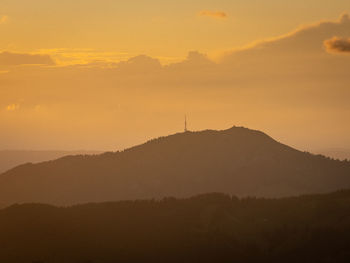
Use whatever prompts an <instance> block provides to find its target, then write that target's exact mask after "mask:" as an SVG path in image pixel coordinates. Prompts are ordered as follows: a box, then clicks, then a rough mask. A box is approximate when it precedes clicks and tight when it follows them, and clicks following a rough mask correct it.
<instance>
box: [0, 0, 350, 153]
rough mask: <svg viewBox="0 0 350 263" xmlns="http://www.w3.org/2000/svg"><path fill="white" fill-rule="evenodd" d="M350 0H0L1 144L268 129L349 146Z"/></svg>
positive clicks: (120, 140) (111, 142) (98, 145)
mask: <svg viewBox="0 0 350 263" xmlns="http://www.w3.org/2000/svg"><path fill="white" fill-rule="evenodd" d="M349 11H350V2H349V1H345V0H344V1H340V0H339V1H314V0H312V1H311V0H308V1H299V0H298V1H292V2H288V3H286V2H281V1H275V0H268V1H263V2H262V1H261V2H258V3H257V2H256V1H241V0H239V1H224V0H220V1H210V0H206V1H184V0H180V1H174V2H170V1H158V0H152V1H127V2H125V1H110V0H99V1H97V0H87V1H66V0H61V1H44V0H33V1H24V0H4V1H1V3H0V32H1V38H0V50H1V53H0V126H1V127H0V149H33V150H40V149H64V150H73V149H96V150H112V149H121V148H125V147H128V146H131V145H135V144H138V143H140V142H143V141H145V140H147V139H150V138H154V137H158V136H161V135H165V134H170V133H175V132H178V131H181V130H183V121H184V115H185V114H187V115H188V124H189V129H190V130H202V129H207V128H211V129H225V128H228V127H231V126H232V125H239V126H241V125H242V126H246V127H250V128H253V129H258V130H263V131H265V132H267V133H268V134H269V135H271V136H272V137H274V138H276V139H278V140H279V141H282V142H283V143H286V144H288V145H291V146H294V147H297V148H298V149H301V150H308V151H313V152H317V151H318V150H319V149H326V148H332V149H334V148H342V149H344V148H345V149H350V138H349V133H350V122H349V116H350V104H349V97H350V88H349V83H350V74H349V66H350V40H349V38H350V18H349V15H348V12H349Z"/></svg>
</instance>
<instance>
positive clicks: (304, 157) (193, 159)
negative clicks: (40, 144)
mask: <svg viewBox="0 0 350 263" xmlns="http://www.w3.org/2000/svg"><path fill="white" fill-rule="evenodd" d="M343 188H350V163H349V162H346V161H337V160H331V159H329V158H326V157H324V156H316V155H312V154H309V153H305V152H300V151H298V150H295V149H293V148H291V147H288V146H286V145H283V144H281V143H279V142H277V141H275V140H273V139H272V138H271V137H269V136H268V135H266V134H264V133H263V132H260V131H255V130H250V129H247V128H242V127H233V128H231V129H228V130H223V131H213V130H206V131H200V132H186V133H179V134H174V135H170V136H167V137H162V138H158V139H154V140H151V141H149V142H147V143H145V144H143V145H139V146H136V147H133V148H130V149H127V150H124V151H122V152H115V153H104V154H101V155H96V156H68V157H63V158H61V159H58V160H55V161H49V162H44V163H39V164H25V165H21V166H19V167H16V168H14V169H12V170H10V171H8V172H6V173H4V174H2V175H1V176H0V203H3V204H13V203H23V202H41V203H50V204H60V205H61V204H63V205H65V204H77V203H86V202H103V201H112V200H123V199H130V200H134V199H144V198H146V199H148V198H161V197H164V196H175V197H188V196H192V195H195V194H200V193H207V192H221V193H228V194H234V195H237V196H248V195H249V196H260V197H261V196H263V197H281V196H290V195H299V194H308V193H323V192H330V191H334V190H338V189H343Z"/></svg>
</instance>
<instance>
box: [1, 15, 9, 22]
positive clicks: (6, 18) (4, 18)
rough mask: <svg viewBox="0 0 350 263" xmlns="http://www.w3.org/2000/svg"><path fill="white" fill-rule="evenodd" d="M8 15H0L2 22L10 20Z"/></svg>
mask: <svg viewBox="0 0 350 263" xmlns="http://www.w3.org/2000/svg"><path fill="white" fill-rule="evenodd" d="M8 19H9V17H8V16H0V24H5V23H6V22H7V21H8Z"/></svg>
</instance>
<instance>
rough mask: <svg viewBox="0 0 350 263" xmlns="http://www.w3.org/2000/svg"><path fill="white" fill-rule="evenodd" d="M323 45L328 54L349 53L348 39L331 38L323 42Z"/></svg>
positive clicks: (349, 39) (349, 44) (349, 43)
mask: <svg viewBox="0 0 350 263" xmlns="http://www.w3.org/2000/svg"><path fill="white" fill-rule="evenodd" d="M324 45H325V47H326V49H327V51H329V52H338V53H350V38H341V37H333V38H331V39H328V40H325V41H324Z"/></svg>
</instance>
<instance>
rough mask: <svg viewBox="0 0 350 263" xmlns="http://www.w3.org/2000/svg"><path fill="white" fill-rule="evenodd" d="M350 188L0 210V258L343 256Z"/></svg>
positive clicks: (108, 262) (45, 261) (92, 261)
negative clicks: (282, 194) (276, 195)
mask: <svg viewBox="0 0 350 263" xmlns="http://www.w3.org/2000/svg"><path fill="white" fill-rule="evenodd" d="M349 211H350V192H349V191H342V192H337V193H333V194H326V195H313V196H301V197H296V198H284V199H278V200H268V199H255V198H246V199H241V200H240V199H238V198H236V197H232V196H228V195H223V194H205V195H200V196H195V197H192V198H189V199H181V200H180V199H175V198H165V199H163V200H160V201H154V200H153V201H151V200H145V201H121V202H115V203H113V202H109V203H99V204H85V205H79V206H73V207H67V208H58V207H53V206H49V205H40V204H26V205H14V206H11V207H8V208H6V209H3V210H0V226H1V228H0V247H1V253H0V262H6V263H27V262H42V263H56V262H65V263H112V262H125V263H129V262H130V263H131V262H135V263H136V262H170V263H172V262H174V263H175V262H184V263H187V262H189V263H194V262H208V263H209V262H210V263H212V262H218V263H224V262H250V263H254V262H259V263H261V262H269V263H274V262H276V263H277V262H278V263H280V262H286V263H291V262H293V263H294V262H295V263H297V262H298V263H303V262H305V263H306V262H308V263H309V262H320V263H326V262H337V263H340V262H344V263H345V262H349V257H350V214H349Z"/></svg>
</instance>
